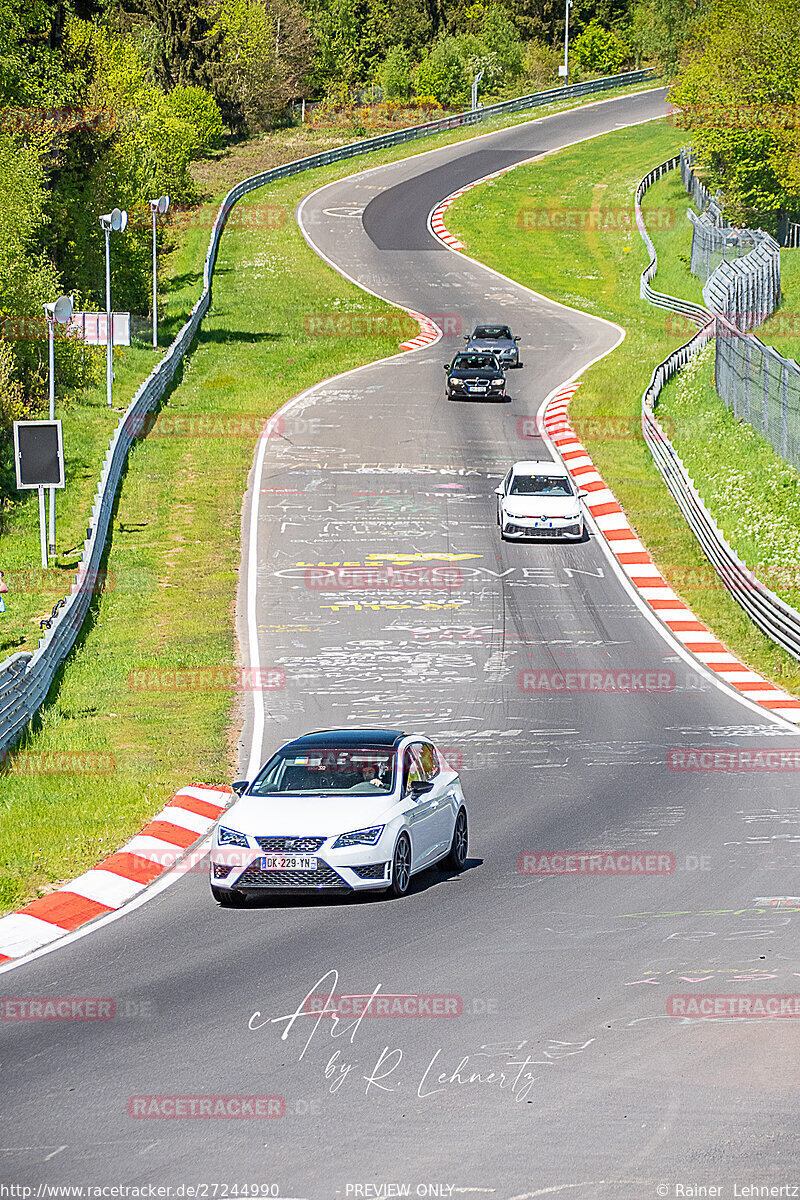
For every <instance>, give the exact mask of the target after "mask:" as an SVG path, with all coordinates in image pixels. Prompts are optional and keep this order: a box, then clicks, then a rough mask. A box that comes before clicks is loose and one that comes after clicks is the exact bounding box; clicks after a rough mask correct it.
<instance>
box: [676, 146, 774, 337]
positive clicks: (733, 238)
mask: <svg viewBox="0 0 800 1200" xmlns="http://www.w3.org/2000/svg"><path fill="white" fill-rule="evenodd" d="M680 168H681V179H682V181H683V186H684V187H685V188H686V190H687V192H688V193H689V195H690V196H691V197H692V199H693V200H694V202H695V204H696V205H697V207H698V208H699V209H700V215H699V216H698V214H697V213H695V212H693V211H692V209H689V210H688V212H687V213H686V216H687V217H688V218H689V220H690V221H691V223H692V256H691V267H690V270H691V272H692V274H693V275H697V276H699V277H700V278H701V279H704V280H706V286H705V287H704V288H703V299H704V300H705V302H706V304H707V305H708V307H709V308H710V309H711V311H712V312H715V313H722V315H723V316H725V317H727V318H728V320H729V321H732V322H733V324H734V325H736V326H737V328H738V329H742V330H745V331H747V330H750V329H755V328H757V326H759V325H761V324H763V322H764V321H765V320H766V319H767V317H768V316H769V315H770V314H771V313H773V312H774V311H775V309H776V308H777V307H778V305H779V304H780V302H781V248H780V246H779V245H778V243H777V242H776V241H775V239H774V238H773V237H772V236H771V235H770V234H768V233H766V232H765V231H764V230H763V229H740V228H738V227H734V226H732V225H731V224H730V223H729V222H728V220H727V218H726V217H725V213H724V211H723V207H722V200H721V198H720V195H719V193H717V195H716V196H712V195H711V193H710V192H709V190H708V188H707V187H706V186H705V184H704V183H702V182H701V181H700V180H699V179H698V178H697V176H696V175H695V173H694V171H693V169H692V155H691V152H690V150H689V149H688V148H687V147H686V146H684V147H683V149H682V150H681V152H680Z"/></svg>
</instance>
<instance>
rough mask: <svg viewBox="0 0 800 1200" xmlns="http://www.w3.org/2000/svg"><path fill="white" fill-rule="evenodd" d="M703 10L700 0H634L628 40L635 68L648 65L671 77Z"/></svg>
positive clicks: (702, 0) (701, 0)
mask: <svg viewBox="0 0 800 1200" xmlns="http://www.w3.org/2000/svg"><path fill="white" fill-rule="evenodd" d="M704 7H707V6H706V5H705V4H704V0H635V2H634V5H633V8H632V11H631V21H630V29H629V37H630V42H631V45H632V47H633V50H634V53H635V55H636V61H637V65H638V63H640V62H646V63H652V64H654V65H655V66H658V67H660V68H661V69H662V71H664V72H665V74H667V75H668V76H673V75H674V74H675V72H676V70H677V67H678V61H679V58H680V55H681V51H682V50H683V47H684V46H685V45H686V43H687V41H688V39H689V37H690V34H691V30H692V27H693V25H694V24H695V23H696V22H697V20H698V18H699V16H700V15H701V13H702V11H703V8H704Z"/></svg>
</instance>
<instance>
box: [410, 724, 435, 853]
mask: <svg viewBox="0 0 800 1200" xmlns="http://www.w3.org/2000/svg"><path fill="white" fill-rule="evenodd" d="M422 753H423V745H422V742H412V743H411V744H410V745H409V746H407V747H406V749H405V750H404V752H403V797H404V799H405V800H406V801H409V802H410V804H411V808H410V809H409V811H408V812H407V813H406V820H407V821H408V826H409V830H410V833H411V869H412V871H418V870H419V869H420V868H421V867H424V866H425V865H426V864H427V863H429V862H432V861H433V860H434V859H435V857H436V845H437V836H438V835H437V829H438V825H439V820H440V814H439V808H440V798H439V797H438V796H435V795H434V793H435V791H436V787H435V785H434V787H433V789H432V790H431V791H430V792H425V793H424V794H423V795H421V796H417V797H416V798H415V797H414V796H413V795H412V794H411V792H410V790H409V788H410V785H411V783H413V782H414V781H415V780H421V781H424V780H425V767H424V766H423V763H422Z"/></svg>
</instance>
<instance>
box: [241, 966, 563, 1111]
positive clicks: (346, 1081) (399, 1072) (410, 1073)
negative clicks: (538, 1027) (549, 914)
mask: <svg viewBox="0 0 800 1200" xmlns="http://www.w3.org/2000/svg"><path fill="white" fill-rule="evenodd" d="M338 983H339V972H338V971H336V970H331V971H327V972H326V973H325V974H324V975H323V976H322V978H321V979H319V980H317V982H316V983H315V984H314V986H313V987H312V988H310V989H309V990H308V991H307V992H306V994H305V996H303V997H302V998H301V1000H300V1002H299V1003H298V1005H297V1007H296V1008H295V1009H294V1011H293V1012H290V1013H286V1014H284V1015H283V1016H279V1017H269V1016H265V1015H264V1014H263V1013H261V1012H260V1011H256V1012H254V1013H253V1014H252V1015H251V1017H250V1020H249V1021H248V1028H249V1029H250V1030H252V1031H257V1030H260V1029H264V1028H266V1027H269V1026H272V1025H276V1026H282V1027H283V1028H282V1031H281V1041H284V1042H286V1041H288V1040H289V1038H290V1037H293V1036H296V1035H297V1034H299V1039H298V1042H297V1044H298V1045H299V1046H300V1052H299V1054H298V1062H299V1061H301V1060H302V1059H304V1058H306V1055H307V1054H309V1057H310V1053H309V1052H310V1049H311V1047H312V1044H313V1043H314V1042H315V1039H317V1040H318V1041H319V1042H324V1039H325V1037H326V1034H325V1032H324V1031H323V1032H322V1033H321V1034H319V1037H318V1033H319V1029H320V1025H321V1024H322V1022H323V1021H324V1022H325V1023H326V1026H327V1037H329V1038H331V1039H334V1040H336V1039H343V1041H342V1044H341V1046H339V1047H337V1048H336V1049H334V1050H333V1053H332V1054H331V1055H330V1056H329V1057H328V1059H327V1061H326V1062H325V1063H324V1068H323V1070H324V1076H325V1079H326V1081H327V1082H328V1090H329V1091H330V1092H331V1093H336V1092H339V1091H340V1090H341V1089H342V1088H344V1087H350V1088H351V1089H352V1087H353V1086H358V1087H361V1086H363V1087H364V1092H365V1095H370V1094H371V1093H372V1091H373V1090H374V1091H376V1092H398V1091H403V1092H405V1090H406V1088H405V1087H404V1086H403V1085H404V1084H405V1085H406V1086H407V1085H408V1082H409V1080H410V1082H411V1084H412V1085H416V1093H417V1096H418V1097H419V1098H420V1099H421V1100H426V1099H428V1098H430V1097H431V1096H441V1095H442V1094H443V1093H445V1092H447V1091H450V1090H453V1089H458V1088H463V1087H480V1086H482V1087H490V1088H495V1089H497V1090H499V1091H504V1092H507V1093H508V1094H510V1095H512V1096H513V1097H514V1099H515V1100H516V1101H519V1102H521V1101H524V1100H527V1099H528V1097H529V1095H530V1093H531V1091H532V1089H533V1087H534V1085H535V1084H536V1083H537V1081H538V1080H539V1079H540V1078H541V1074H540V1072H539V1071H538V1070H536V1068H540V1067H552V1066H553V1065H554V1062H553V1059H552V1058H551V1057H547V1058H540V1057H534V1056H532V1055H531V1054H526V1055H525V1056H524V1057H523V1054H522V1053H520V1054H518V1055H517V1054H515V1053H514V1051H513V1049H510V1050H507V1051H505V1052H501V1053H502V1056H503V1057H504V1058H505V1061H503V1062H502V1064H501V1065H500V1066H497V1065H492V1064H491V1063H489V1062H486V1061H484V1062H482V1063H480V1064H478V1062H477V1060H478V1059H484V1060H486V1059H489V1058H493V1057H495V1058H496V1057H498V1052H497V1051H495V1052H493V1053H487V1051H486V1050H484V1049H483V1048H481V1049H479V1050H477V1051H473V1052H471V1053H469V1054H465V1055H463V1056H462V1057H461V1059H460V1061H459V1062H458V1063H457V1065H456V1066H455V1067H453V1066H452V1064H450V1065H446V1063H445V1059H444V1049H443V1047H441V1046H440V1047H438V1048H437V1049H436V1050H435V1051H434V1052H433V1053H432V1054H430V1055H429V1056H426V1058H427V1061H425V1062H424V1063H423V1064H422V1065H421V1064H417V1065H416V1066H415V1065H414V1064H413V1063H412V1062H410V1061H409V1056H408V1055H407V1053H406V1052H404V1050H403V1049H402V1048H401V1047H400V1046H388V1045H387V1046H384V1047H383V1049H382V1050H381V1051H380V1052H379V1053H378V1055H377V1058H375V1059H374V1060H373V1059H366V1060H364V1061H362V1060H361V1059H360V1058H356V1057H354V1054H355V1051H351V1049H350V1047H354V1046H355V1044H356V1037H357V1035H358V1032H359V1029H360V1028H361V1024H362V1022H363V1021H364V1019H365V1018H366V1017H367V1016H368V1015H369V1013H370V1009H371V1007H372V1006H373V1005H374V1004H375V1002H376V1000H377V997H378V996H379V995H380V993H381V990H382V987H383V985H382V984H380V983H379V984H377V985H376V986H375V988H374V989H373V991H372V992H371V993H370V994H369V995H367V996H364V997H362V998H361V1000H362V1003H361V1005H360V1006H359V1007H360V1008H361V1010H362V1011H360V1012H359V1015H358V1016H357V1017H355V1019H353V1020H349V1019H348V1020H345V1019H344V1018H342V1017H341V1016H339V1015H338V1013H337V1010H336V1007H335V1005H334V1003H333V998H334V996H335V995H336V990H337V985H338ZM320 997H322V998H323V999H324V1003H322V1004H320V1003H319V999H320ZM308 1021H310V1022H311V1026H310V1030H309V1026H308V1025H307V1024H306V1022H308ZM306 1034H307V1036H306ZM304 1038H305V1040H303V1039H304ZM327 1045H328V1049H330V1048H331V1046H330V1042H328V1043H327ZM324 1057H325V1054H324V1053H323V1058H324ZM364 1062H366V1071H365V1066H364ZM370 1064H371V1065H370Z"/></svg>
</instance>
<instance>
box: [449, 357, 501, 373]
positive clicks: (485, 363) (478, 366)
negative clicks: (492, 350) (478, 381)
mask: <svg viewBox="0 0 800 1200" xmlns="http://www.w3.org/2000/svg"><path fill="white" fill-rule="evenodd" d="M465 367H466V368H467V369H468V370H470V371H474V370H481V371H485V370H494V371H496V370H497V360H496V359H495V357H494V355H493V354H457V355H456V356H455V358H454V359H453V368H452V369H454V370H456V371H463V370H464V368H465Z"/></svg>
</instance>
